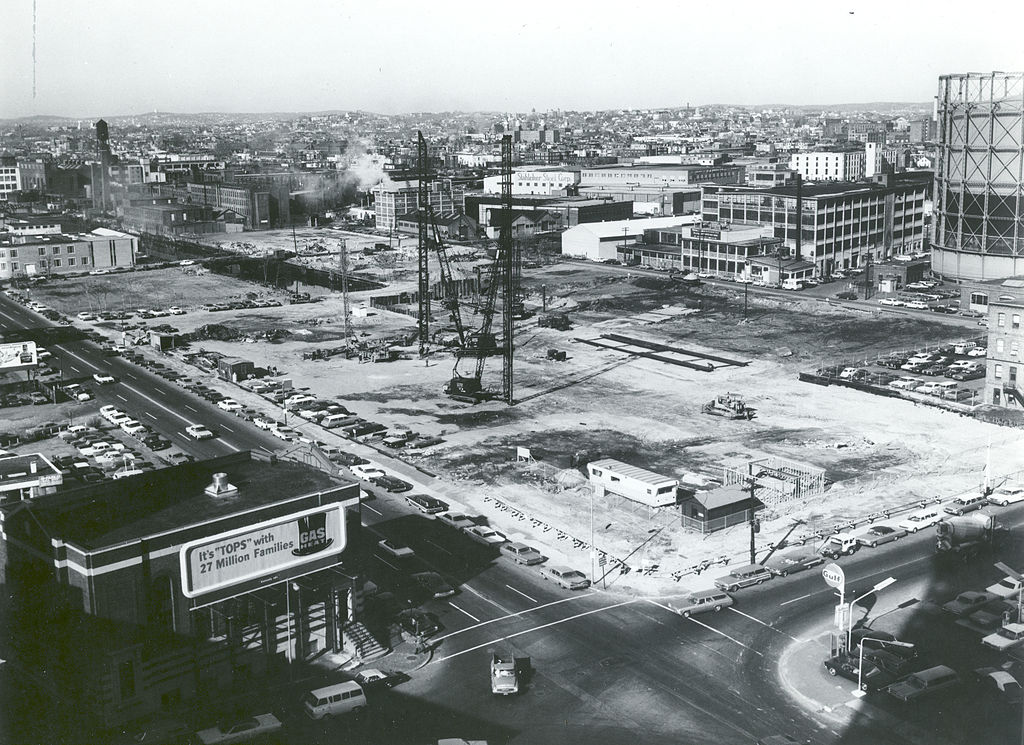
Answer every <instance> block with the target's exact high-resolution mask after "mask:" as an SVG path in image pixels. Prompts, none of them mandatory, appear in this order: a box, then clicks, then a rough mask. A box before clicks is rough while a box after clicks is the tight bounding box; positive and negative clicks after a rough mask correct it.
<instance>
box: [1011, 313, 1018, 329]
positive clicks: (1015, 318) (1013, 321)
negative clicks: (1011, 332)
mask: <svg viewBox="0 0 1024 745" xmlns="http://www.w3.org/2000/svg"><path fill="white" fill-rule="evenodd" d="M1010 328H1013V329H1019V328H1020V313H1014V314H1013V317H1012V318H1011V319H1010Z"/></svg>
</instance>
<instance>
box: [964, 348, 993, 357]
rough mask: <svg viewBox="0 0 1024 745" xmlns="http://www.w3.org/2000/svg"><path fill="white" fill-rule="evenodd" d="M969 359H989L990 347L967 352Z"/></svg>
mask: <svg viewBox="0 0 1024 745" xmlns="http://www.w3.org/2000/svg"><path fill="white" fill-rule="evenodd" d="M967 356H968V357H987V356H988V347H975V348H974V349H970V350H968V351H967Z"/></svg>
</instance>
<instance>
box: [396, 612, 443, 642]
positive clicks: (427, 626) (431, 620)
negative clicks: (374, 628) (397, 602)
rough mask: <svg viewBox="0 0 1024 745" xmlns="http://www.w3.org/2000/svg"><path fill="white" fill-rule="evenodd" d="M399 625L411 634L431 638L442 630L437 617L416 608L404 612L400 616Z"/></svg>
mask: <svg viewBox="0 0 1024 745" xmlns="http://www.w3.org/2000/svg"><path fill="white" fill-rule="evenodd" d="M398 625H399V626H401V627H402V629H404V630H405V631H407V632H409V633H410V634H420V635H422V636H431V635H432V634H436V633H437V632H438V631H440V630H441V626H440V624H439V623H438V620H437V616H435V615H434V614H433V613H426V612H424V611H421V610H418V609H416V608H410V609H409V610H404V611H402V612H401V613H399V614H398Z"/></svg>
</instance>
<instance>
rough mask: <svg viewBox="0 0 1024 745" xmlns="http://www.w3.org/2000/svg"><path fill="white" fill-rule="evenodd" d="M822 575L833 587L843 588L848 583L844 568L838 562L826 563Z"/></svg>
mask: <svg viewBox="0 0 1024 745" xmlns="http://www.w3.org/2000/svg"><path fill="white" fill-rule="evenodd" d="M821 576H822V577H824V578H825V582H826V583H827V584H829V585H831V586H832V587H839V588H841V587H842V586H843V585H845V584H846V575H845V574H844V573H843V568H842V567H841V566H839V565H838V564H826V565H825V566H824V567H822V569H821Z"/></svg>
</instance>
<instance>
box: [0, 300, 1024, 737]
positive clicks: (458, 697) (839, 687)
mask: <svg viewBox="0 0 1024 745" xmlns="http://www.w3.org/2000/svg"><path fill="white" fill-rule="evenodd" d="M0 325H2V327H3V328H5V329H13V328H23V327H28V328H31V327H35V326H44V325H50V324H49V323H48V322H47V321H45V320H43V319H42V318H40V317H39V316H37V315H36V314H35V313H33V312H32V311H29V310H28V309H26V308H23V307H22V306H20V305H17V304H15V303H13V302H12V301H10V300H9V299H8V298H6V297H0ZM49 349H50V351H51V352H53V354H54V356H55V357H58V358H59V359H60V366H61V367H62V368H65V367H66V369H65V372H66V374H69V375H70V374H74V375H91V373H92V372H95V371H97V370H102V371H105V372H110V373H111V374H112V375H114V376H115V377H117V378H118V379H119V381H120V382H119V383H117V384H114V385H108V386H98V385H97V386H92V387H93V390H94V391H95V393H96V395H97V399H98V403H99V404H103V403H112V404H114V405H117V406H119V407H123V408H125V410H126V411H128V412H129V413H131V414H133V415H135V416H136V417H137V418H140V417H138V414H140V413H141V414H142V415H143V416H145V417H146V419H147V420H148V421H147V423H148V424H150V425H151V426H152V427H153V428H154V429H156V430H157V431H159V432H161V433H162V434H164V435H165V436H167V437H169V438H171V439H172V440H173V441H174V442H175V444H177V445H179V446H181V447H182V448H184V449H186V450H187V451H188V452H192V453H194V454H195V455H196V456H198V457H209V456H214V455H222V454H225V453H228V452H231V451H234V450H240V449H250V448H257V447H263V448H267V449H271V450H272V449H276V448H277V447H279V446H280V445H281V443H280V441H279V440H277V439H276V438H273V437H271V436H269V435H267V434H265V433H263V432H261V431H259V430H257V429H255V428H254V427H252V426H251V425H250V424H248V423H246V422H244V421H242V420H241V419H238V418H236V417H234V416H232V415H230V414H228V413H226V412H222V411H221V410H219V409H217V408H216V407H215V406H213V405H211V404H209V403H208V402H206V401H205V400H202V399H199V398H197V397H195V396H193V395H192V394H190V393H189V392H187V391H185V390H183V389H181V388H179V387H178V386H176V385H175V384H173V383H169V382H167V381H165V380H163V379H162V378H159V377H157V376H155V375H153V374H151V373H149V372H147V371H146V370H144V369H141V368H139V367H137V366H135V365H133V364H131V363H128V362H126V361H125V360H122V359H120V358H116V357H114V358H111V357H104V356H103V355H102V354H101V353H100V351H99V350H98V348H97V347H96V346H95V345H93V344H92V343H90V342H70V343H62V344H58V345H50V346H49ZM143 421H146V420H143ZM197 422H198V423H202V424H205V425H207V426H209V427H211V428H212V429H214V430H215V431H217V432H218V435H219V436H218V437H217V438H215V439H213V440H208V441H203V442H195V441H192V440H191V439H189V438H187V437H186V436H185V435H184V434H183V430H184V427H185V426H187V425H188V424H191V423H197ZM372 491H373V492H374V493H375V494H376V495H377V498H376V499H373V500H371V501H369V502H367V503H365V504H364V509H363V513H362V521H363V523H364V525H366V526H368V527H369V528H370V530H371V531H372V533H373V540H372V541H367V543H369V544H371V545H372V544H373V543H374V542H375V540H376V537H375V536H376V535H377V534H379V535H383V536H387V537H390V538H394V539H396V540H398V541H401V542H402V543H405V544H406V545H409V546H410V547H412V548H413V549H414V550H415V552H416V554H417V556H418V561H421V562H423V565H424V566H427V567H429V568H433V569H435V570H437V571H439V572H441V573H442V574H443V575H444V576H445V577H446V578H448V579H449V580H450V581H452V582H453V584H456V585H457V586H458V593H457V594H456V595H454V596H453V597H451V598H447V599H439V600H430V601H428V602H427V603H426V604H425V605H424V607H425V608H426V609H427V610H429V611H431V612H433V613H435V614H436V615H437V616H438V618H439V620H440V622H441V625H442V626H443V628H442V629H441V631H440V632H439V633H438V634H437V635H436V636H435V637H434V638H433V639H432V642H433V643H434V644H435V648H434V650H433V656H432V659H431V661H430V662H429V664H427V665H426V666H424V667H423V668H422V669H421V670H418V671H415V672H414V673H413V675H412V679H411V680H410V681H408V682H406V683H403V684H401V685H400V686H398V687H396V688H394V689H391V690H386V691H382V692H374V695H373V696H371V699H370V701H371V709H370V711H369V712H367V714H366V715H365V716H363V717H361V718H355V719H353V718H348V719H343V720H337V721H324V722H312V721H310V720H308V719H304V718H303V717H302V716H301V715H295V716H291V717H289V718H288V720H287V721H286V725H287V726H286V729H285V731H284V735H283V737H282V741H283V742H294V743H318V742H323V743H327V742H343V741H354V742H366V743H397V742H415V743H426V742H435V741H436V740H437V739H438V738H442V737H464V738H471V739H472V738H477V739H486V740H488V741H489V742H492V743H506V742H507V743H549V742H550V743H566V744H568V745H572V744H574V743H580V744H582V743H593V744H595V745H603V744H605V743H608V744H609V745H612V744H613V743H614V744H618V743H627V742H644V743H723V744H725V743H729V744H731V743H753V742H754V741H755V740H756V739H757V738H759V737H765V736H768V735H774V734H786V735H790V736H793V737H795V738H797V740H798V741H800V742H807V743H815V744H819V743H821V744H823V743H836V742H844V743H846V742H848V743H864V742H870V743H881V744H885V743H893V744H894V745H895V744H896V743H905V742H912V743H917V742H929V743H964V745H967V744H968V743H971V744H973V743H978V742H991V743H997V742H1011V741H1014V737H1019V735H1018V734H1017V732H1018V730H1017V726H1019V725H1017V724H1015V723H1016V722H1018V721H1019V716H1018V717H1014V716H1010V715H1009V713H1007V712H1005V711H1004V710H1003V709H998V708H995V709H993V707H992V706H991V705H990V704H988V703H986V702H979V700H978V698H977V695H976V694H975V692H973V691H972V690H971V689H969V688H968V687H965V688H964V689H963V690H962V691H960V692H958V693H957V695H956V696H954V697H943V698H941V699H936V700H934V701H929V702H922V703H921V704H919V705H906V704H901V703H900V702H898V701H896V700H894V699H891V698H888V697H886V696H885V695H884V694H872V695H870V696H869V697H868V699H866V703H868V704H869V705H870V708H868V709H861V710H860V711H858V712H854V711H853V710H851V709H848V708H847V707H844V706H842V705H840V706H838V707H824V708H823V707H822V705H821V702H822V701H823V700H824V699H826V698H828V697H827V696H826V695H825V694H826V693H828V694H829V695H830V696H831V698H832V699H835V700H839V701H844V700H852V699H853V696H852V690H853V689H854V687H855V684H854V683H851V682H850V681H846V680H844V679H840V678H830V677H829V676H828V675H827V674H826V673H825V671H824V668H823V666H822V665H821V662H822V660H823V659H824V658H825V657H826V656H827V649H828V643H827V632H828V630H829V628H830V627H831V624H832V613H833V607H834V606H835V604H836V602H837V599H836V597H835V594H834V591H833V589H832V588H830V587H828V586H827V585H826V584H825V583H824V581H823V580H822V578H821V575H820V572H819V571H818V570H811V571H808V572H804V573H800V574H796V575H793V576H790V577H788V578H784V579H782V578H777V579H774V580H772V581H771V582H768V583H766V584H765V585H764V586H761V587H756V588H748V589H745V590H741V591H739V592H738V593H737V594H736V597H737V603H736V605H735V606H734V607H732V608H727V609H724V610H723V611H721V612H720V613H717V614H716V613H711V614H706V615H701V616H697V617H693V618H689V619H684V618H681V617H680V616H678V615H676V614H675V613H673V612H672V611H671V610H670V609H669V608H668V604H669V603H670V602H671V600H672V598H668V597H639V596H635V595H626V594H621V593H617V592H614V591H604V590H600V589H589V590H586V591H580V592H576V593H572V592H569V591H566V590H562V589H560V588H558V587H556V586H554V585H552V584H551V583H550V582H546V581H544V580H543V579H542V578H541V576H540V573H539V570H538V568H537V567H520V566H517V565H514V564H512V563H511V562H510V561H508V560H507V559H504V558H499V557H498V556H497V553H496V551H494V550H493V549H486V548H484V547H481V546H478V545H477V544H474V543H472V542H470V541H469V540H468V539H467V538H465V537H464V536H462V535H460V534H457V533H456V532H455V531H453V530H452V529H450V528H448V527H447V526H444V525H443V524H441V523H439V522H438V521H436V520H434V519H432V518H429V517H426V516H423V515H421V514H419V513H418V512H415V511H414V510H413V509H412V508H410V507H408V506H406V505H405V503H404V501H403V500H402V499H401V497H393V496H390V495H385V494H384V493H383V492H380V491H378V490H372ZM992 510H993V512H994V513H995V514H997V515H998V516H999V518H1000V520H1001V521H1002V522H1003V523H1004V524H1006V525H1008V526H1010V527H1013V528H1015V532H1014V533H1013V535H1012V539H1011V540H1010V541H1009V542H1007V543H1006V544H1004V545H1002V546H1001V547H1000V548H999V549H998V550H997V551H995V552H994V553H993V555H992V556H990V557H984V558H979V559H977V560H976V561H974V562H972V563H970V564H960V565H954V566H949V565H945V564H939V563H937V562H936V561H935V556H934V553H933V544H934V535H933V533H932V532H931V531H925V532H922V533H920V534H918V535H913V536H908V537H906V538H904V539H903V540H901V541H898V542H895V543H891V544H887V545H885V546H883V547H879V548H877V549H867V548H865V549H863V550H861V551H859V552H858V553H857V554H855V555H854V556H852V557H847V558H844V559H842V560H841V561H840V564H841V565H842V566H843V567H844V569H845V571H846V574H847V578H848V590H849V591H852V592H859V593H863V592H864V591H865V590H866V589H868V588H870V587H872V586H873V585H874V584H875V583H877V582H878V581H880V580H881V579H884V578H886V577H889V576H892V577H894V578H896V580H897V583H896V584H894V585H893V586H891V587H889V588H887V589H886V590H885V591H884V592H883V593H881V596H872V597H870V598H868V599H866V600H865V601H864V603H863V604H862V605H859V606H858V607H859V608H866V609H867V610H868V612H869V613H870V614H871V615H870V617H872V618H876V617H879V616H880V615H881V614H883V613H887V612H888V611H890V610H893V609H895V608H896V607H897V606H898V605H900V604H901V603H906V602H910V601H913V602H914V603H915V605H914V606H913V609H912V611H911V613H910V614H909V617H908V618H906V619H904V620H903V621H902V624H903V626H904V629H897V630H898V631H900V633H901V634H902V635H903V638H906V639H908V640H910V641H915V642H917V643H919V645H920V646H921V647H922V649H923V652H924V654H926V655H927V656H928V657H929V658H930V659H933V660H934V662H932V664H939V663H944V664H950V665H951V666H953V667H954V668H955V669H957V670H959V671H961V672H963V671H969V670H970V669H973V668H974V667H978V666H981V665H982V664H991V662H992V659H993V658H992V655H989V654H988V653H987V651H986V650H983V649H982V647H981V645H980V644H979V643H978V641H977V636H976V635H974V634H973V632H968V631H966V630H964V629H961V628H960V627H957V626H955V625H953V624H951V622H950V619H949V618H947V617H945V616H943V614H942V613H941V611H936V608H937V606H938V605H941V603H942V602H945V601H946V600H949V599H950V598H951V597H953V596H954V595H955V594H956V593H957V592H959V591H961V590H965V589H977V588H979V587H980V588H983V587H985V586H986V585H987V584H990V583H991V582H993V581H995V580H996V579H998V578H999V575H998V573H997V572H996V571H995V570H994V569H993V568H992V562H993V561H997V560H1001V561H1004V562H1007V563H1009V564H1011V565H1014V566H1018V565H1019V564H1020V557H1021V556H1022V555H1024V550H1022V549H1024V547H1022V542H1021V539H1020V538H1019V534H1020V526H1021V524H1022V522H1024V505H1017V506H1015V507H1011V508H1006V509H1000V508H992ZM364 550H365V551H367V564H368V565H367V573H368V574H369V575H370V576H372V577H375V578H376V577H379V578H384V579H385V580H386V579H388V578H393V576H394V574H396V573H397V574H401V573H402V572H403V571H404V570H403V568H402V567H401V566H400V565H396V562H394V561H391V560H389V559H388V558H387V557H382V556H379V555H377V554H374V553H373V552H372V551H369V550H368V549H367V548H366V547H364ZM712 571H716V570H712ZM718 571H720V572H721V573H724V570H722V569H719V570H718ZM823 635H824V636H823ZM808 646H810V647H812V649H813V653H812V654H810V655H807V659H808V660H810V664H809V665H807V666H803V667H799V666H798V667H797V668H795V669H794V670H793V671H791V672H792V674H793V676H794V677H795V678H797V679H798V680H799V682H801V683H802V685H801V686H797V687H799V688H800V690H802V691H807V690H808V689H809V690H810V691H811V692H812V693H813V692H814V691H815V689H818V691H820V692H821V695H820V696H814V697H810V698H809V697H807V696H806V695H805V694H800V693H798V692H796V691H794V690H793V685H792V681H788V682H787V681H786V680H784V676H782V675H781V674H780V663H781V662H782V661H783V660H785V659H787V655H791V654H792V652H793V650H794V649H796V650H799V649H806V648H807V647H808ZM491 650H502V651H509V652H513V653H514V654H515V655H516V656H517V657H528V658H530V660H531V663H532V668H533V674H532V675H531V676H530V678H529V679H528V681H527V685H526V689H525V691H523V692H522V693H521V694H520V695H518V696H512V697H496V696H494V695H493V694H492V693H491V691H490V685H489V679H488V668H487V665H488V661H489V658H490V653H491ZM381 666H382V667H386V660H384V661H382V662H381ZM301 693H302V692H301V691H300V690H296V691H295V692H294V696H289V697H287V698H288V700H287V702H286V704H287V705H288V706H289V707H292V709H293V711H294V710H295V709H297V704H296V702H297V701H298V699H299V697H300V696H301ZM828 708H831V709H832V710H826V709H828ZM894 721H896V722H899V723H900V724H901V726H893V722H894Z"/></svg>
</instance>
